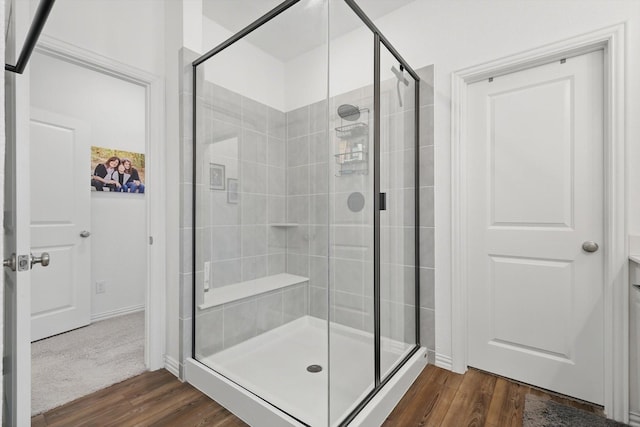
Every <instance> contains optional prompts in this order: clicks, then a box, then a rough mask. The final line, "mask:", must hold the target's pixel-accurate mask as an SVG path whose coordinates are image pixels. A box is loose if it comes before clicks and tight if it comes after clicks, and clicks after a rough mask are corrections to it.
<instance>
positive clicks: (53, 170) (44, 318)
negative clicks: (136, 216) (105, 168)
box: [30, 108, 91, 341]
mask: <svg viewBox="0 0 640 427" xmlns="http://www.w3.org/2000/svg"><path fill="white" fill-rule="evenodd" d="M30 134H31V151H30V172H31V180H30V181H31V250H32V251H33V252H34V253H42V252H46V253H48V254H49V255H50V258H51V265H49V266H48V267H47V268H46V269H34V270H33V271H32V273H31V340H32V341H35V340H39V339H42V338H46V337H49V336H51V335H55V334H59V333H62V332H66V331H69V330H71V329H75V328H79V327H81V326H86V325H88V324H89V323H90V321H91V293H90V290H91V271H90V264H91V257H90V256H91V251H90V249H91V239H90V237H89V236H87V234H88V233H89V230H90V227H89V225H90V191H89V190H90V188H89V177H90V166H91V159H90V152H89V149H90V142H89V125H88V124H86V123H84V122H81V121H79V120H76V119H73V118H70V117H65V116H61V115H58V114H54V113H52V112H49V111H44V110H39V109H36V108H31V120H30ZM83 232H84V233H83ZM83 235H84V236H86V237H83Z"/></svg>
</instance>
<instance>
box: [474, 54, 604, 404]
mask: <svg viewBox="0 0 640 427" xmlns="http://www.w3.org/2000/svg"><path fill="white" fill-rule="evenodd" d="M468 106H469V107H468V111H467V117H468V123H469V127H468V135H467V140H468V147H469V150H468V156H467V158H466V159H465V162H466V165H467V173H468V184H467V188H468V199H467V203H468V206H469V212H470V214H469V218H468V223H467V226H468V233H469V234H468V235H469V239H470V240H469V246H468V249H467V250H468V278H469V279H468V284H469V288H468V289H469V294H468V296H469V299H468V307H469V341H468V344H469V346H468V351H469V354H468V363H469V365H470V366H474V367H477V368H480V369H483V370H487V371H490V372H494V373H496V374H499V375H503V376H505V377H509V378H514V379H516V380H520V381H523V382H526V383H530V384H534V385H537V386H540V387H543V388H546V389H550V390H554V391H557V392H559V393H563V394H566V395H570V396H574V397H577V398H580V399H584V400H587V401H590V402H594V403H598V404H603V401H604V365H603V363H604V359H603V354H604V351H603V339H604V337H603V322H604V318H603V287H604V273H603V252H604V251H605V250H606V248H603V247H602V242H603V235H604V231H603V163H604V159H603V53H602V51H597V52H593V53H589V54H585V55H581V56H577V57H573V58H567V59H566V62H561V61H558V62H554V63H551V64H547V65H543V66H539V67H535V68H531V69H528V70H524V71H518V72H514V73H511V74H508V75H504V76H498V77H496V78H494V79H493V81H492V82H489V81H488V80H485V81H481V82H477V83H474V84H471V85H469V90H468ZM587 241H593V242H596V243H597V244H598V245H600V248H599V250H597V251H595V252H588V251H587V250H585V249H583V243H584V242H587Z"/></svg>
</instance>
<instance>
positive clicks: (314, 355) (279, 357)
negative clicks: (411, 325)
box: [186, 316, 426, 426]
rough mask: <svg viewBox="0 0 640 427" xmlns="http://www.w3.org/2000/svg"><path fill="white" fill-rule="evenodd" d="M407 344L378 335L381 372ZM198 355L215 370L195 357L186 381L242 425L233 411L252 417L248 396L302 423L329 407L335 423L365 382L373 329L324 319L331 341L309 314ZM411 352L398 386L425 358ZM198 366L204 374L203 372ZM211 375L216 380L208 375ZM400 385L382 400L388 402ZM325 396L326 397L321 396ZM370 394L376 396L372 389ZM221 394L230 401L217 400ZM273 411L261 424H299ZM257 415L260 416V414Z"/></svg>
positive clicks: (318, 419)
mask: <svg viewBox="0 0 640 427" xmlns="http://www.w3.org/2000/svg"><path fill="white" fill-rule="evenodd" d="M328 345H331V361H330V364H328V363H327V354H328V351H327V346H328ZM411 348H412V346H409V345H407V344H404V343H399V342H395V341H387V340H385V342H384V345H383V349H385V350H387V351H383V352H382V355H381V368H382V369H381V370H382V372H383V373H384V372H387V371H388V370H390V369H392V368H393V367H394V366H395V364H396V363H397V362H398V361H399V360H401V359H402V358H403V357H404V355H405V354H407V353H408V352H410V351H411ZM199 359H200V361H201V362H202V363H203V364H205V365H207V366H209V367H210V368H212V369H214V370H215V371H216V372H217V374H216V373H213V372H211V371H209V370H207V369H206V368H205V367H203V366H202V365H200V364H198V363H197V362H195V361H189V363H188V364H187V371H186V372H187V381H189V382H190V383H192V384H193V385H194V386H196V387H197V388H199V389H201V390H202V391H203V392H205V393H206V394H208V395H209V396H211V397H212V398H214V399H215V400H217V401H218V402H220V403H221V404H223V405H225V406H227V407H228V408H229V409H231V410H232V411H233V412H234V413H236V415H238V416H239V417H240V418H243V419H244V420H245V421H248V422H249V423H250V424H251V422H250V421H251V420H250V419H247V418H246V416H243V414H242V413H240V412H245V411H246V412H247V413H251V412H253V414H254V415H253V416H256V417H258V416H257V415H255V414H257V413H258V412H259V411H258V412H256V408H253V409H250V406H251V402H253V403H254V404H258V405H259V406H260V407H262V408H263V409H266V410H273V411H274V412H280V411H277V410H276V409H275V408H272V407H271V406H270V405H267V404H265V402H264V401H266V402H269V403H271V404H272V405H274V406H275V407H277V408H279V409H280V410H281V411H284V412H285V413H287V414H289V415H291V417H295V419H298V420H300V421H302V422H303V423H304V424H308V425H310V426H327V425H329V424H328V422H327V419H328V417H329V413H328V412H329V408H330V410H331V425H337V424H338V423H339V422H340V421H341V420H342V419H343V418H344V416H346V415H347V414H348V413H349V412H350V411H351V410H352V409H353V408H354V407H355V406H356V405H357V404H358V403H359V402H360V401H361V400H362V399H363V398H364V396H366V394H367V393H369V392H370V391H371V390H372V388H373V364H374V360H373V335H372V334H370V333H365V332H362V331H359V330H356V329H352V328H348V327H345V326H342V325H337V324H333V323H332V324H331V340H330V342H328V339H327V322H326V321H324V320H321V319H317V318H314V317H311V316H305V317H302V318H300V319H297V320H295V321H293V322H290V323H287V324H286V325H283V326H281V327H279V328H276V329H274V330H271V331H269V332H266V333H264V334H262V335H259V336H257V337H254V338H252V339H250V340H247V341H245V342H243V343H241V344H238V345H236V346H234V347H231V348H229V349H226V350H224V351H221V352H219V353H216V354H214V355H212V356H209V357H204V358H202V357H199ZM414 359H415V361H414V364H416V363H417V364H416V365H415V366H413V365H412V364H411V362H410V363H408V365H410V366H408V367H404V368H403V369H401V371H400V372H399V373H398V374H397V375H396V377H399V378H397V379H396V380H400V381H403V382H404V383H406V388H408V387H409V385H410V384H411V383H412V382H413V380H414V379H415V376H417V374H419V372H420V371H421V370H422V368H423V367H424V366H425V365H426V358H425V357H424V351H422V352H419V355H418V357H416V356H415V355H414V357H413V358H412V359H411V360H414ZM312 364H315V365H321V366H322V368H323V370H322V371H321V372H319V373H310V372H308V371H307V369H306V368H307V366H309V365H312ZM328 365H329V366H328ZM412 367H413V369H412ZM403 370H404V371H407V372H408V376H407V375H405V376H406V378H402V371H403ZM205 372H208V373H209V375H207V376H210V377H211V378H209V379H205V378H203V375H204V374H205ZM216 376H217V377H218V378H217V379H218V381H222V382H221V383H219V384H218V383H216V381H214V380H213V379H214V378H215V377H216ZM224 377H226V379H225V378H224ZM228 380H231V381H228ZM234 382H235V383H237V384H239V385H241V386H242V387H244V389H246V390H244V389H243V388H242V387H238V386H237V385H236V384H233V383H234ZM329 382H330V385H329ZM396 382H397V381H396ZM216 384H217V385H216ZM388 385H389V386H390V387H386V386H385V389H386V388H392V387H393V384H388ZM395 388H398V387H395ZM400 388H403V387H400ZM406 388H404V389H402V390H401V391H400V394H399V395H398V396H397V397H395V401H393V402H387V405H386V406H388V407H389V408H393V406H394V405H395V404H396V402H397V400H399V399H400V397H401V396H402V394H404V392H405V391H406ZM233 390H235V392H236V394H237V393H239V394H240V395H242V394H244V395H246V396H245V398H244V399H245V401H244V402H243V399H242V396H240V395H239V396H235V397H232V396H231V394H233ZM247 390H249V391H250V392H252V393H253V395H252V393H248V392H247ZM397 391H398V390H396V392H397ZM383 392H384V390H383ZM379 394H380V393H379ZM396 394H397V393H396ZM254 395H257V396H260V398H262V399H264V401H261V400H260V399H259V398H256V396H254ZM327 398H329V399H330V402H329V403H328V402H327ZM376 398H377V400H380V399H381V398H378V396H376ZM225 399H230V401H229V402H226V404H225ZM393 399H394V398H392V399H391V400H393ZM389 403H391V404H390V405H389ZM382 406H385V405H382ZM234 408H235V410H234ZM378 412H379V411H378ZM382 412H385V411H382ZM387 413H388V411H387ZM275 415H279V416H280V418H281V422H277V423H276V422H275V421H271V422H270V424H266V423H265V424H264V425H283V426H285V425H301V424H300V423H298V422H296V421H295V419H293V418H291V417H287V416H286V415H285V414H282V413H281V412H280V414H275ZM383 415H384V416H386V414H383ZM265 416H266V415H265ZM257 419H260V420H261V421H262V422H264V421H265V418H257ZM383 419H384V418H383ZM356 421H357V420H356ZM355 425H357V424H355Z"/></svg>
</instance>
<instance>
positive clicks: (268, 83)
mask: <svg viewBox="0 0 640 427" xmlns="http://www.w3.org/2000/svg"><path fill="white" fill-rule="evenodd" d="M202 31H203V34H202V35H203V38H202V40H203V41H202V48H203V50H204V51H209V50H211V49H213V48H214V47H216V46H217V45H218V44H219V43H222V42H223V41H225V40H227V39H228V38H229V37H231V36H232V35H233V33H231V32H230V31H228V30H226V29H224V28H223V27H222V26H220V25H219V24H217V23H216V22H213V21H212V20H210V19H208V18H207V17H203V18H202ZM258 31H260V30H256V33H257V32H258ZM251 36H254V37H255V34H252V35H251ZM251 36H249V37H251ZM248 40H250V38H249V39H248ZM204 70H205V80H208V81H210V82H213V83H216V84H218V85H220V86H223V87H225V88H227V89H229V90H231V91H233V92H236V93H239V94H241V95H244V96H246V97H247V98H251V99H253V100H255V101H258V102H260V103H262V104H266V105H269V106H271V107H273V108H275V109H277V110H280V111H284V109H285V67H284V63H283V62H282V61H279V60H278V59H276V58H274V57H273V56H271V55H269V53H268V52H265V51H263V50H261V49H258V48H256V47H255V46H253V45H252V44H251V43H250V42H249V41H247V40H240V41H238V42H236V43H234V45H233V46H232V47H229V48H228V49H225V50H223V51H222V52H220V53H218V54H217V55H216V57H215V58H214V59H211V60H210V61H208V62H207V63H206V65H205V69H204Z"/></svg>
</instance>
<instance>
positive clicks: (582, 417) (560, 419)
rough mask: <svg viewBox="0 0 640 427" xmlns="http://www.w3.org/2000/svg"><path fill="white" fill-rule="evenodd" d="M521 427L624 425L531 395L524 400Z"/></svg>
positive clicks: (608, 426)
mask: <svg viewBox="0 0 640 427" xmlns="http://www.w3.org/2000/svg"><path fill="white" fill-rule="evenodd" d="M522 418H523V419H522V427H618V426H626V424H622V423H618V422H616V421H612V420H608V419H606V418H604V417H601V416H599V415H597V414H593V413H591V412H587V411H583V410H582V409H578V408H574V407H572V406H567V405H563V404H561V403H557V402H554V401H553V400H549V399H544V398H541V397H538V396H534V395H532V394H527V395H526V396H525V398H524V414H523V417H522Z"/></svg>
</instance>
